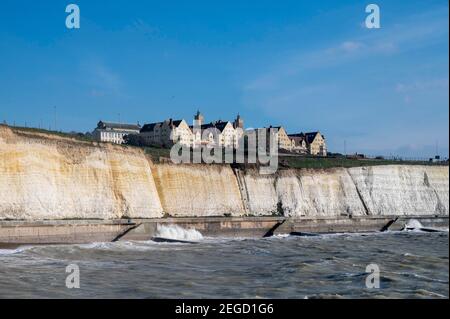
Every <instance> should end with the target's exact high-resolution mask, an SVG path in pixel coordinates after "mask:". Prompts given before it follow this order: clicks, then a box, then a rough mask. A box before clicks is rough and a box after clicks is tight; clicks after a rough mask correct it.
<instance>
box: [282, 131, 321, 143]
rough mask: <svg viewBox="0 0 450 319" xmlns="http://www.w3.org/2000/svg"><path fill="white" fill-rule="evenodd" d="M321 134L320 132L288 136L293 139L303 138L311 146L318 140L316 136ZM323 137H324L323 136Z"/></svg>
mask: <svg viewBox="0 0 450 319" xmlns="http://www.w3.org/2000/svg"><path fill="white" fill-rule="evenodd" d="M318 134H320V132H308V133H303V132H302V133H298V134H289V135H288V136H289V137H290V138H292V139H296V138H303V139H305V140H306V142H307V143H308V144H311V143H312V142H314V140H315V139H316V136H317V135H318ZM322 136H323V135H322Z"/></svg>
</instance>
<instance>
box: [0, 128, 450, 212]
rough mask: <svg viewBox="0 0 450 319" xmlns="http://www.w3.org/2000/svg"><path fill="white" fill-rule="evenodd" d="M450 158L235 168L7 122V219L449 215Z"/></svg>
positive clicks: (1, 188) (3, 132)
mask: <svg viewBox="0 0 450 319" xmlns="http://www.w3.org/2000/svg"><path fill="white" fill-rule="evenodd" d="M448 178H449V168H448V166H436V167H434V166H412V165H409V166H408V165H393V166H375V167H365V168H351V169H343V168H342V169H328V170H311V169H302V170H280V171H278V172H277V173H276V174H274V175H260V174H259V173H258V171H257V170H251V169H249V170H247V171H246V172H242V171H236V172H234V171H233V169H232V168H231V167H230V166H226V165H222V166H220V165H172V164H157V165H153V164H152V163H151V162H149V160H148V159H147V158H146V157H145V155H144V154H143V153H142V152H141V151H140V150H138V149H132V148H126V147H119V146H113V145H108V144H100V145H93V144H91V143H83V142H79V141H74V140H70V139H67V138H61V137H55V136H50V135H42V134H38V133H13V132H12V131H11V130H10V129H8V128H5V127H3V126H0V220H2V219H3V220H4V219H12V220H43V219H119V218H128V217H129V218H159V217H163V216H164V215H166V216H174V217H177V216H178V217H202V216H247V215H249V216H272V215H283V216H293V217H300V216H305V217H336V216H340V215H344V214H345V215H353V216H363V215H384V216H386V215H392V216H393V215H399V216H400V215H411V216H413V215H416V216H417V215H427V216H430V215H448V214H449V180H448Z"/></svg>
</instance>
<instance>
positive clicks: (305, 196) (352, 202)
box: [276, 169, 366, 217]
mask: <svg viewBox="0 0 450 319" xmlns="http://www.w3.org/2000/svg"><path fill="white" fill-rule="evenodd" d="M276 187H277V193H278V195H279V198H280V200H281V202H282V207H283V211H284V213H285V215H287V216H311V217H334V216H340V215H343V214H346V215H354V216H361V215H365V214H366V211H365V208H364V205H363V203H362V202H361V200H360V198H359V196H358V193H357V190H356V187H355V185H354V184H353V182H352V180H351V178H350V176H349V174H348V172H347V171H346V170H345V169H330V170H307V169H304V170H289V171H285V172H280V177H279V178H278V180H277V184H276Z"/></svg>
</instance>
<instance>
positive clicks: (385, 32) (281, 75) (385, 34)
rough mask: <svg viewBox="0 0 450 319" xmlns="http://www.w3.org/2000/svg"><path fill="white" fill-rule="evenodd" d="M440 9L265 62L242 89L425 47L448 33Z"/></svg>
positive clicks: (270, 85) (269, 85) (263, 87)
mask: <svg viewBox="0 0 450 319" xmlns="http://www.w3.org/2000/svg"><path fill="white" fill-rule="evenodd" d="M445 10H448V8H447V9H445ZM443 12H445V11H444V10H442V9H440V10H432V11H429V12H424V13H421V14H419V15H414V16H411V17H408V18H406V19H404V21H401V22H400V23H397V24H395V25H391V26H386V27H384V28H382V29H380V30H377V31H373V30H371V31H369V30H367V29H366V30H363V31H362V34H359V35H355V36H354V38H353V39H344V40H342V41H340V42H335V43H334V44H332V45H331V46H329V47H325V48H323V49H318V50H313V51H303V50H299V51H298V52H296V53H293V54H289V55H288V56H286V57H284V58H283V60H282V61H278V62H275V63H274V64H272V65H271V66H269V67H268V68H267V71H266V72H265V73H263V74H260V75H259V76H257V77H256V78H254V79H252V80H251V81H249V82H248V83H247V84H246V85H245V86H244V90H245V91H248V90H266V89H270V88H276V87H277V86H278V85H279V84H280V82H281V81H283V80H284V79H286V78H287V79H289V78H290V77H291V76H292V75H295V74H300V73H302V72H304V71H311V72H312V71H313V70H314V69H323V68H327V67H332V66H336V65H342V64H348V63H354V62H356V61H358V60H363V59H368V58H371V57H374V56H379V55H380V54H381V55H395V54H399V53H404V52H407V51H411V50H417V49H419V48H421V47H425V46H427V45H429V44H430V43H432V42H433V41H436V39H442V38H443V35H445V34H447V35H448V16H446V15H445V14H443ZM357 31H358V32H361V30H357Z"/></svg>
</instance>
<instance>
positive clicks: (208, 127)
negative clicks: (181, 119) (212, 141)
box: [189, 121, 232, 133]
mask: <svg viewBox="0 0 450 319" xmlns="http://www.w3.org/2000/svg"><path fill="white" fill-rule="evenodd" d="M228 123H230V124H231V122H224V121H217V122H212V123H208V124H203V125H202V126H201V127H200V129H201V130H202V131H204V130H214V129H215V130H218V131H219V133H222V132H223V130H224V129H225V127H226V126H227V125H228ZM231 125H232V124H231ZM189 128H190V129H191V131H192V130H193V129H194V126H189Z"/></svg>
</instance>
